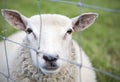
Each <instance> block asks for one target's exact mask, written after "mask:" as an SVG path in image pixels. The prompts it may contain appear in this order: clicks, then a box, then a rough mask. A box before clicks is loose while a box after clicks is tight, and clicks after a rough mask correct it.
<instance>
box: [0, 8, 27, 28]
mask: <svg viewBox="0 0 120 82" xmlns="http://www.w3.org/2000/svg"><path fill="white" fill-rule="evenodd" d="M1 11H2V15H3V16H4V18H5V20H6V21H7V22H8V23H9V24H11V25H12V26H13V27H15V28H16V29H19V30H25V29H26V25H27V18H26V17H25V16H23V15H22V14H20V13H19V12H18V11H15V10H9V9H2V10H1Z"/></svg>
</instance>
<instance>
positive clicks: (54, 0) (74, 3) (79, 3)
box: [48, 0, 120, 13]
mask: <svg viewBox="0 0 120 82" xmlns="http://www.w3.org/2000/svg"><path fill="white" fill-rule="evenodd" d="M48 1H52V2H59V3H64V4H70V5H75V6H78V7H85V8H91V9H96V10H101V11H105V12H112V13H120V10H118V9H110V8H104V7H99V6H94V5H89V4H85V3H82V2H72V1H64V0H62V1H61V0H48Z"/></svg>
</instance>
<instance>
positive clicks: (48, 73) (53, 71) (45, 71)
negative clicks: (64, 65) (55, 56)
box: [41, 68, 60, 75]
mask: <svg viewBox="0 0 120 82" xmlns="http://www.w3.org/2000/svg"><path fill="white" fill-rule="evenodd" d="M59 70H60V69H57V70H46V69H43V68H41V71H42V72H43V73H44V74H45V75H54V74H57V73H58V72H59Z"/></svg>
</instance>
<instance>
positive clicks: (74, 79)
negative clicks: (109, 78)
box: [0, 9, 98, 82]
mask: <svg viewBox="0 0 120 82" xmlns="http://www.w3.org/2000/svg"><path fill="white" fill-rule="evenodd" d="M1 11H2V15H3V16H4V18H5V20H6V21H7V22H8V23H9V24H10V25H12V26H13V27H14V28H16V29H18V30H21V31H22V32H21V31H20V32H18V33H16V34H13V35H12V36H10V37H8V39H11V40H13V41H16V42H20V43H21V44H22V45H25V46H30V47H31V48H34V49H31V48H30V49H29V48H26V47H23V46H19V45H16V44H13V43H10V42H6V44H7V51H8V53H7V54H8V62H9V69H10V78H13V79H14V80H15V81H16V82H96V75H95V72H94V71H93V70H89V69H86V68H84V67H81V69H80V68H79V67H77V66H75V65H73V64H70V63H68V62H65V61H63V60H62V59H61V58H64V59H69V60H71V61H74V62H77V63H82V65H84V66H88V67H92V64H91V63H90V60H89V58H88V56H87V55H86V54H85V52H84V51H83V50H82V48H81V47H79V45H78V44H77V43H76V42H75V41H74V40H73V39H72V35H73V33H74V32H79V31H83V30H84V29H86V28H88V27H89V26H90V25H92V24H93V23H94V21H95V19H96V18H97V16H98V14H96V13H84V14H82V15H79V16H77V17H74V18H68V17H66V16H63V15H59V14H41V15H34V16H32V17H30V18H27V17H26V16H24V15H22V14H21V13H20V12H18V11H16V10H11V9H2V10H1ZM40 26H41V31H39V30H40ZM23 31H24V32H23ZM39 35H41V36H39ZM0 50H1V51H0V53H1V55H2V56H1V58H0V65H1V66H0V72H2V73H4V74H7V69H6V62H5V53H4V45H3V42H0ZM81 57H82V58H81ZM81 59H82V60H81ZM81 61H82V62H81ZM80 77H81V79H80ZM38 80H39V81H38ZM0 82H7V81H6V80H5V78H2V76H0ZM11 82H12V81H11Z"/></svg>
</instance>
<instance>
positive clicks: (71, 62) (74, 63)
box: [60, 58, 120, 80]
mask: <svg viewBox="0 0 120 82" xmlns="http://www.w3.org/2000/svg"><path fill="white" fill-rule="evenodd" d="M60 59H61V60H63V61H65V62H68V63H70V64H73V65H76V66H78V67H80V68H81V66H82V67H84V68H86V69H90V70H94V71H96V72H99V73H102V74H105V75H108V76H110V77H112V78H114V79H116V80H120V77H119V76H116V75H114V74H112V73H109V72H107V71H104V70H100V69H97V68H95V67H88V66H85V65H81V64H80V63H77V62H74V61H71V60H69V59H65V58H60Z"/></svg>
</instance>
